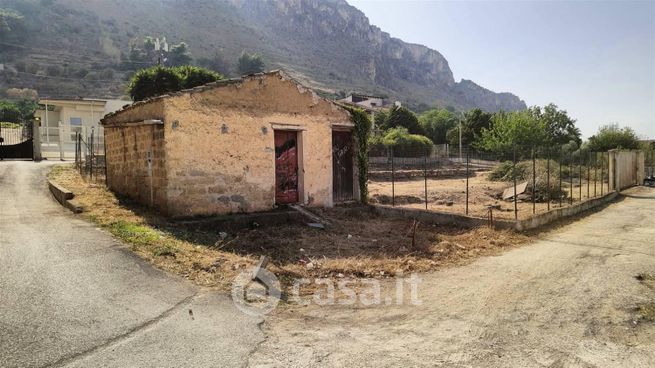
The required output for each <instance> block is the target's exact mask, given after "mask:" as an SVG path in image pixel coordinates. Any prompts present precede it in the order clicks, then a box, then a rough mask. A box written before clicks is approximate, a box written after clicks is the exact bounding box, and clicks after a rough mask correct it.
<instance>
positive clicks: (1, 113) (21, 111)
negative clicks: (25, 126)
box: [0, 100, 38, 123]
mask: <svg viewBox="0 0 655 368" xmlns="http://www.w3.org/2000/svg"><path fill="white" fill-rule="evenodd" d="M37 106H38V105H37V104H36V102H34V101H30V100H20V101H17V102H10V101H0V122H10V123H20V122H27V121H31V120H32V119H34V111H35V110H36V108H37Z"/></svg>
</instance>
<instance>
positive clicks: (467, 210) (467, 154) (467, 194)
mask: <svg viewBox="0 0 655 368" xmlns="http://www.w3.org/2000/svg"><path fill="white" fill-rule="evenodd" d="M469 148H470V147H467V148H466V214H467V215H468V214H469Z"/></svg>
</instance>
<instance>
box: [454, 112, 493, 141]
mask: <svg viewBox="0 0 655 368" xmlns="http://www.w3.org/2000/svg"><path fill="white" fill-rule="evenodd" d="M492 117H493V114H492V113H489V112H484V111H482V110H480V109H472V110H469V111H467V112H466V113H464V119H463V121H462V145H471V144H474V143H475V142H477V141H479V140H480V136H481V135H482V129H489V127H490V126H491V118H492ZM446 139H447V140H448V143H449V144H451V145H454V146H457V145H459V124H458V125H457V126H455V127H454V128H452V129H450V130H449V131H448V133H446Z"/></svg>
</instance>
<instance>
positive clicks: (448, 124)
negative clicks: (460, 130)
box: [418, 109, 457, 144]
mask: <svg viewBox="0 0 655 368" xmlns="http://www.w3.org/2000/svg"><path fill="white" fill-rule="evenodd" d="M418 121H419V123H420V124H421V127H422V128H423V131H424V132H425V136H426V137H428V138H430V139H431V140H432V142H434V143H435V144H443V143H446V142H447V140H446V133H447V132H448V131H449V130H450V129H452V128H454V127H455V126H457V117H456V116H455V114H453V113H452V112H450V111H448V110H446V109H433V110H428V111H426V112H424V113H422V114H421V115H419V117H418Z"/></svg>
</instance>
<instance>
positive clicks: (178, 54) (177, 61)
mask: <svg viewBox="0 0 655 368" xmlns="http://www.w3.org/2000/svg"><path fill="white" fill-rule="evenodd" d="M191 60H193V57H192V56H191V51H190V50H189V46H187V44H186V43H185V42H180V43H179V44H177V45H172V46H171V47H170V50H169V52H168V65H172V66H182V65H187V64H191Z"/></svg>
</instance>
